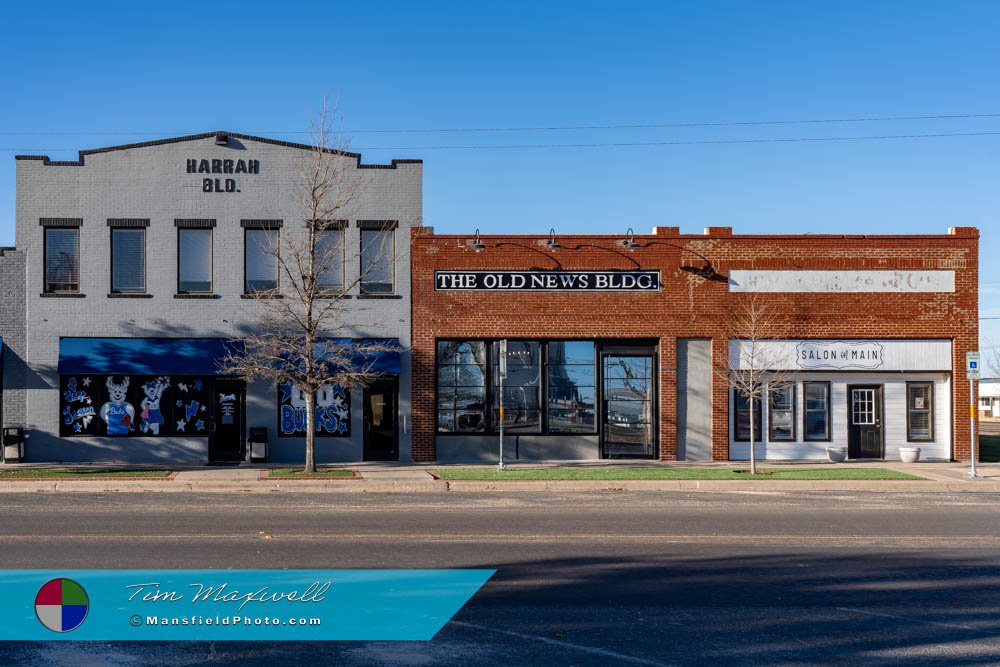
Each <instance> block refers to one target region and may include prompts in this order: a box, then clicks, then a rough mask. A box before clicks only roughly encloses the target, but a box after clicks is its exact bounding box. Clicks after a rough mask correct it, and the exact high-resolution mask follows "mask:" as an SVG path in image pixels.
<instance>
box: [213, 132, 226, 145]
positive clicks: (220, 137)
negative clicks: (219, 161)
mask: <svg viewBox="0 0 1000 667" xmlns="http://www.w3.org/2000/svg"><path fill="white" fill-rule="evenodd" d="M228 144H229V137H228V136H226V135H224V134H217V135H215V145H216V146H226V145H228Z"/></svg>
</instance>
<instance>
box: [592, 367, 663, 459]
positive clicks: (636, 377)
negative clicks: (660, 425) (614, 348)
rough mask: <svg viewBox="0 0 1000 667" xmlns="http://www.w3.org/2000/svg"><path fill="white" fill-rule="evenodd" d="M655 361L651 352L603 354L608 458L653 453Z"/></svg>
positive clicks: (604, 445) (603, 443)
mask: <svg viewBox="0 0 1000 667" xmlns="http://www.w3.org/2000/svg"><path fill="white" fill-rule="evenodd" d="M653 361H654V358H653V355H652V354H627V353H618V352H613V353H612V352H609V353H603V354H602V355H601V383H602V385H601V388H602V390H603V391H602V396H601V397H602V401H603V403H602V404H603V414H602V426H601V452H602V454H603V456H604V457H605V458H652V457H653V455H654V450H653V445H654V438H653V428H654V426H655V424H656V419H655V418H654V412H653V411H654V409H655V406H654V402H655V401H654V394H655V391H654V387H655V383H654V381H653V377H654V376H653V369H654V364H653Z"/></svg>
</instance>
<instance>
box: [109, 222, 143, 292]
mask: <svg viewBox="0 0 1000 667" xmlns="http://www.w3.org/2000/svg"><path fill="white" fill-rule="evenodd" d="M111 291H112V292H114V293H120V294H141V293H143V292H145V291H146V230H145V228H142V227H138V228H131V229H119V228H112V229H111Z"/></svg>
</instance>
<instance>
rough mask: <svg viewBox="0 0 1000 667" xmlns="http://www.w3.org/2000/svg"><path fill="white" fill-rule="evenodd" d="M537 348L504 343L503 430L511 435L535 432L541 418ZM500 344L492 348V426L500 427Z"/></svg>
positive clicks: (532, 344)
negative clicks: (505, 352)
mask: <svg viewBox="0 0 1000 667" xmlns="http://www.w3.org/2000/svg"><path fill="white" fill-rule="evenodd" d="M541 373H542V359H541V345H540V344H539V343H538V342H535V341H508V342H507V377H506V378H505V379H504V381H503V409H504V417H503V427H504V430H505V431H509V432H511V433H538V432H539V431H541V428H542V419H541V409H540V405H539V404H540V402H541ZM499 385H500V345H499V344H497V345H494V346H493V392H492V394H493V411H492V412H493V426H494V428H499V426H500V388H499Z"/></svg>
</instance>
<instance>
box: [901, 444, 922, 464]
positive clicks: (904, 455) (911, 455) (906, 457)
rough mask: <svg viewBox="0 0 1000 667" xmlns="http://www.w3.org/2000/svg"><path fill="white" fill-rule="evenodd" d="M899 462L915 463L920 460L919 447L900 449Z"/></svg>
mask: <svg viewBox="0 0 1000 667" xmlns="http://www.w3.org/2000/svg"><path fill="white" fill-rule="evenodd" d="M899 460H900V461H902V462H903V463H916V462H917V461H919V460H920V448H919V447H900V448H899Z"/></svg>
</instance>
